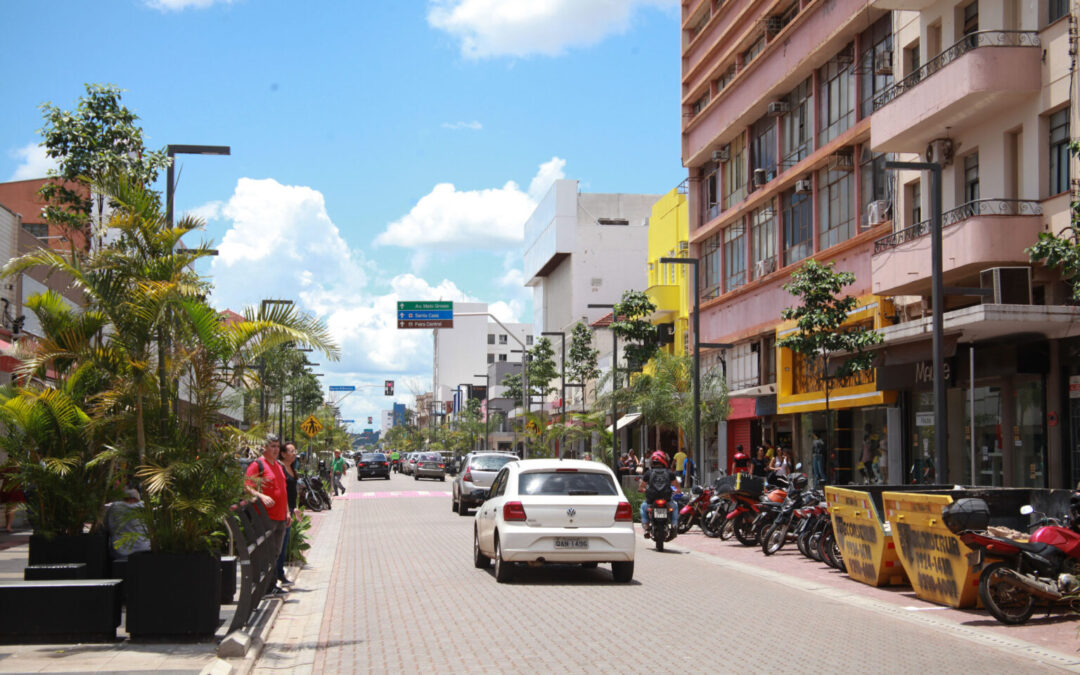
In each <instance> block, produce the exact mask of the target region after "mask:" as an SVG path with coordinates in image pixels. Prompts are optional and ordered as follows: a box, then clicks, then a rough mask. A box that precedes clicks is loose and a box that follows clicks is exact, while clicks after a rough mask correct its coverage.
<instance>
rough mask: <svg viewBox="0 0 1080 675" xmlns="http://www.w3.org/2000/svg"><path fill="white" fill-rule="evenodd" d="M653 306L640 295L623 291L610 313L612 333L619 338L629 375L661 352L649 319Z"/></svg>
mask: <svg viewBox="0 0 1080 675" xmlns="http://www.w3.org/2000/svg"><path fill="white" fill-rule="evenodd" d="M655 311H656V304H655V303H653V301H652V300H650V299H649V296H648V295H646V294H645V293H643V292H642V291H632V290H631V291H625V292H624V293H623V294H622V299H621V300H619V302H617V303H615V308H614V309H613V310H612V322H611V330H612V332H614V333H615V335H616V336H618V338H619V342H620V347H621V348H622V350H623V353H624V354H625V355H626V364H627V368H628V369H629V370H630V371H638V370H641V369H642V367H644V365H645V364H646V363H648V362H649V359H651V358H652V357H653V356H654V355H655V354H656V352H657V351H658V350H659V349H660V344H659V342H658V341H657V339H656V327H655V326H653V325H652V322H650V321H649V317H650V316H651V315H652V313H653V312H655Z"/></svg>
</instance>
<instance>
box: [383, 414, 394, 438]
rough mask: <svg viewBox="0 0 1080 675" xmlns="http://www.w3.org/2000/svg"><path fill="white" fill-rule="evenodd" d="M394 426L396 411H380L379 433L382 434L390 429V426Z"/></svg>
mask: <svg viewBox="0 0 1080 675" xmlns="http://www.w3.org/2000/svg"><path fill="white" fill-rule="evenodd" d="M393 426H394V411H393V410H383V411H381V412H380V413H379V433H380V435H382V434H385V433H386V432H387V431H390V428H391V427H393Z"/></svg>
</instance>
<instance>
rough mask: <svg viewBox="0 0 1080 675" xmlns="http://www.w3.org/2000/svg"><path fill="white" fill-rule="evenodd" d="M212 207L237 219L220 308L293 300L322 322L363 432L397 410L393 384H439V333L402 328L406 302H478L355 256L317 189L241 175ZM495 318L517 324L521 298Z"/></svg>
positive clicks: (217, 269) (402, 393)
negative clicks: (386, 390) (386, 383)
mask: <svg viewBox="0 0 1080 675" xmlns="http://www.w3.org/2000/svg"><path fill="white" fill-rule="evenodd" d="M212 204H213V203H212ZM204 206H205V205H204ZM200 208H203V207H200ZM208 210H211V211H214V210H216V211H217V212H219V213H220V214H221V216H222V217H223V218H225V219H226V220H228V221H229V222H230V227H229V229H228V231H227V232H226V233H225V236H224V237H223V238H222V241H221V243H220V244H219V245H218V246H217V248H218V251H219V255H218V256H217V257H215V258H214V259H213V260H212V261H211V264H210V274H211V275H212V277H213V282H214V284H215V290H214V293H213V298H212V299H213V302H214V304H215V306H217V307H218V308H222V309H224V308H232V309H235V310H242V309H243V308H244V307H247V306H254V305H258V303H259V301H260V300H261V299H263V298H289V299H292V300H294V301H296V303H297V306H298V307H299V308H300V309H302V310H304V311H307V312H310V313H312V314H314V315H316V316H319V317H321V318H323V319H324V320H325V321H326V324H327V327H328V328H329V330H330V333H331V334H332V335H333V336H334V338H335V340H336V341H337V342H338V344H339V346H340V347H341V350H342V360H341V361H339V362H337V363H331V362H327V361H326V360H325V359H324V358H317V357H316V358H313V359H312V360H314V361H316V362H317V363H320V364H322V365H321V366H320V368H319V370H320V371H321V372H324V373H326V376H325V377H324V378H322V380H323V381H324V384H325V385H330V384H352V385H356V386H357V387H358V389H357V392H356V394H354V395H353V396H350V397H349V398H348V399H346V400H345V401H344V403H343V405H342V414H343V415H344V417H345V418H346V419H356V420H357V423H356V427H355V428H357V429H363V428H366V427H367V416H368V415H373V416H374V415H376V414H377V412H378V411H379V410H382V409H386V408H389V407H390V403H391V400H390V399H388V398H386V397H384V396H383V395H382V390H381V384H382V381H383V380H384V379H394V380H397V381H398V382H401V381H402V380H404V379H406V378H407V377H409V376H415V377H418V378H420V379H425V378H426V380H427V381H430V378H431V364H432V362H431V358H432V357H431V348H432V342H431V332H430V331H425V330H401V329H398V328H397V321H396V319H397V302H398V301H399V300H455V301H459V302H461V301H476V298H473V297H470V296H468V294H466V293H465V292H463V291H462V290H461V289H460V288H458V287H457V285H456V284H454V282H452V281H450V280H447V279H443V280H442V281H439V282H438V283H429V282H428V281H427V280H425V279H423V278H422V277H420V276H417V275H416V274H408V273H405V274H398V275H396V276H390V275H386V274H382V273H381V271H380V270H379V269H377V268H376V266H375V264H374V263H372V262H370V261H368V260H367V259H366V257H365V256H364V254H363V252H362V251H359V250H354V249H350V247H349V245H348V243H347V242H346V241H345V240H344V238H343V237H342V236H341V233H340V231H339V230H338V228H337V226H336V225H334V223H333V221H332V220H331V218H330V215H329V213H328V212H327V210H326V204H325V201H324V199H323V195H322V194H321V193H320V192H318V191H317V190H314V189H312V188H309V187H303V186H294V185H282V184H281V183H279V182H277V181H275V180H273V179H261V180H256V179H252V178H242V179H240V180H239V181H238V182H237V184H236V188H235V190H234V192H233V194H232V196H231V197H230V198H229V199H228V200H227V201H226V202H224V203H223V204H221V205H220V206H217V207H214V208H212V209H208ZM496 264H497V263H496ZM515 303H519V304H515ZM503 305H505V306H503ZM492 311H493V313H496V315H497V316H500V318H504V317H505V318H508V319H513V318H515V317H517V316H520V315H522V314H523V313H524V312H523V305H521V304H520V300H518V299H513V300H510V301H509V302H506V303H500V304H498V306H493V310H492ZM367 385H379V387H373V386H367ZM398 394H399V395H398V396H397V397H396V400H398V401H400V402H410V403H411V396H410V393H409V392H408V391H407V390H404V389H403V388H402V387H401V386H400V385H399V386H398ZM376 423H377V420H376Z"/></svg>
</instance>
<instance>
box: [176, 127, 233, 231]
mask: <svg viewBox="0 0 1080 675" xmlns="http://www.w3.org/2000/svg"><path fill="white" fill-rule="evenodd" d="M165 154H166V155H168V157H169V167H168V168H167V169H166V170H165V219H166V220H168V221H169V227H172V225H173V193H174V192H175V191H176V179H175V175H176V174H175V169H174V168H173V165H174V164H175V162H174V161H173V160H174V159H175V157H176V155H229V154H231V150H230V148H229V146H227V145H166V146H165Z"/></svg>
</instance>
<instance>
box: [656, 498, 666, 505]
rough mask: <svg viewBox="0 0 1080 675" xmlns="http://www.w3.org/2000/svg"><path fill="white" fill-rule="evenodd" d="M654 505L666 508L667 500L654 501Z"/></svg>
mask: <svg viewBox="0 0 1080 675" xmlns="http://www.w3.org/2000/svg"><path fill="white" fill-rule="evenodd" d="M656 505H657V506H667V500H666V499H657V500H656Z"/></svg>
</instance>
